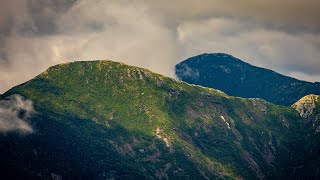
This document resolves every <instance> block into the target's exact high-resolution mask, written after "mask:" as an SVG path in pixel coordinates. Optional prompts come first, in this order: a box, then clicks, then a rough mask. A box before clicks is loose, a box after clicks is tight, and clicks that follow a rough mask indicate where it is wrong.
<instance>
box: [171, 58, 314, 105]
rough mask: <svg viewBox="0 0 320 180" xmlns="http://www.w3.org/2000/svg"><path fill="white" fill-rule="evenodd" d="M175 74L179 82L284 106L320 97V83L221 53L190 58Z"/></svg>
mask: <svg viewBox="0 0 320 180" xmlns="http://www.w3.org/2000/svg"><path fill="white" fill-rule="evenodd" d="M176 75H177V77H178V78H179V79H180V80H183V81H186V82H188V83H191V84H198V85H201V86H205V87H210V88H216V89H219V90H221V91H223V92H225V93H227V94H228V95H231V96H239V97H245V98H261V99H264V100H266V101H268V102H271V103H275V104H278V105H284V106H291V105H292V104H293V103H295V102H296V101H298V100H299V99H300V98H302V97H303V96H305V95H309V94H319V95H320V83H319V82H316V83H311V82H306V81H300V80H297V79H294V78H291V77H287V76H283V75H281V74H279V73H276V72H274V71H271V70H268V69H264V68H260V67H256V66H252V65H250V64H248V63H245V62H243V61H241V60H240V59H238V58H235V57H233V56H231V55H228V54H224V53H214V54H201V55H198V56H194V57H191V58H189V59H187V60H185V61H183V62H181V63H179V64H177V65H176Z"/></svg>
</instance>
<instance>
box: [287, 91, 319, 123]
mask: <svg viewBox="0 0 320 180" xmlns="http://www.w3.org/2000/svg"><path fill="white" fill-rule="evenodd" d="M319 99H320V96H318V95H313V94H311V95H307V96H304V97H303V98H301V99H300V100H299V101H297V102H296V103H294V104H293V105H292V107H293V108H294V109H295V110H297V111H298V112H299V114H300V116H301V117H303V118H308V117H310V116H311V115H314V110H315V109H316V104H317V103H318V102H319Z"/></svg>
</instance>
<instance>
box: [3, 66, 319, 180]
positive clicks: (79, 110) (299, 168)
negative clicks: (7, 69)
mask: <svg viewBox="0 0 320 180" xmlns="http://www.w3.org/2000/svg"><path fill="white" fill-rule="evenodd" d="M316 107H317V108H318V107H319V106H318V104H317V105H316ZM313 112H315V111H313ZM315 132H316V131H314V129H313V127H312V126H311V125H310V123H309V121H308V120H307V118H305V117H301V116H300V115H299V112H297V111H296V110H295V109H294V108H291V107H284V106H278V105H274V104H271V103H268V102H266V101H264V100H261V99H255V98H251V99H244V98H238V97H232V96H228V95H226V94H224V93H223V92H221V91H218V90H215V89H210V88H205V87H201V86H197V85H191V84H188V83H185V82H182V81H178V80H175V79H172V78H168V77H165V76H162V75H160V74H155V73H152V72H151V71H149V70H146V69H142V68H138V67H133V66H128V65H125V64H122V63H116V62H112V61H87V62H85V61H82V62H73V63H67V64H60V65H56V66H53V67H50V68H49V69H48V70H47V71H45V72H43V73H41V74H40V75H38V76H36V77H35V78H33V79H32V80H30V81H28V82H26V83H24V84H21V85H19V86H16V87H14V88H12V89H11V90H9V91H7V92H6V93H4V94H3V95H1V97H0V159H1V161H0V174H1V177H7V179H168V178H170V179H172V178H178V179H242V178H244V179H274V178H277V179H279V178H280V179H281V178H283V179H284V178H317V177H319V176H320V174H319V172H318V171H317V170H318V168H319V167H320V165H319V163H315V164H312V162H311V159H310V157H311V156H315V157H316V158H318V157H319V151H318V149H314V148H317V147H318V146H312V145H308V144H310V143H313V144H315V145H317V144H319V141H317V140H318V139H316V138H315V136H314V134H315ZM310 133H312V134H313V136H310ZM307 145H308V146H307ZM304 167H307V168H311V170H315V171H309V169H305V168H304ZM3 179H6V178H3Z"/></svg>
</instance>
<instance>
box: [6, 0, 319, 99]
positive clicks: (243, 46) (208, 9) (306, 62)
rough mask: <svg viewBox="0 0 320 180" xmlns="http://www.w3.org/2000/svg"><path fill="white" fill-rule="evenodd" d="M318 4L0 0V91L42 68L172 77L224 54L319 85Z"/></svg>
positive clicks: (285, 0)
mask: <svg viewBox="0 0 320 180" xmlns="http://www.w3.org/2000/svg"><path fill="white" fill-rule="evenodd" d="M319 9H320V1H319V0H281V1H279V0H259V1H257V0H241V1H239V0H228V1H226V0H161V1H158V0H0V42H1V43H0V93H3V92H5V91H6V90H8V89H10V88H11V87H13V86H15V85H17V84H20V83H22V82H25V81H27V80H29V79H31V78H32V77H34V76H35V75H37V74H39V73H41V72H42V71H44V70H45V69H47V68H48V67H49V66H51V65H54V64H58V63H62V62H67V61H75V60H95V59H112V60H115V61H121V62H125V63H128V64H131V65H136V66H141V67H145V68H149V69H151V70H153V71H155V72H158V73H162V74H165V75H168V76H171V77H174V71H173V67H174V65H175V64H176V63H178V62H180V61H182V60H184V59H186V58H188V57H190V56H193V55H197V54H200V53H204V52H225V53H229V54H232V55H233V56H236V57H238V58H241V59H243V60H245V61H246V62H249V63H251V64H254V65H257V66H262V67H266V68H271V69H273V70H276V71H278V72H280V73H282V74H285V75H289V76H293V77H296V78H298V79H302V80H307V81H320V21H319V19H320V11H319Z"/></svg>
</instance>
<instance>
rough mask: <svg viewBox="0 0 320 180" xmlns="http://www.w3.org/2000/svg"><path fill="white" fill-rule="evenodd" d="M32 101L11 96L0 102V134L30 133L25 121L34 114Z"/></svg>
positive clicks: (30, 130) (30, 128)
mask: <svg viewBox="0 0 320 180" xmlns="http://www.w3.org/2000/svg"><path fill="white" fill-rule="evenodd" d="M34 112H35V111H34V109H33V104H32V101H30V100H27V99H24V98H23V97H21V96H20V95H11V96H9V97H7V98H6V99H4V100H1V101H0V132H1V133H7V132H12V131H16V132H19V133H32V131H33V130H32V127H31V126H30V125H29V124H28V122H27V120H28V118H30V116H31V115H32V114H33V113H34Z"/></svg>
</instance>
